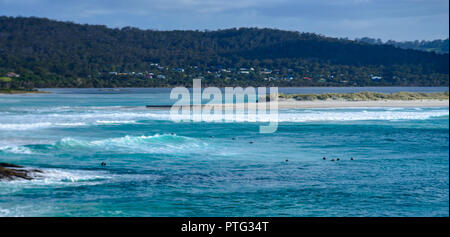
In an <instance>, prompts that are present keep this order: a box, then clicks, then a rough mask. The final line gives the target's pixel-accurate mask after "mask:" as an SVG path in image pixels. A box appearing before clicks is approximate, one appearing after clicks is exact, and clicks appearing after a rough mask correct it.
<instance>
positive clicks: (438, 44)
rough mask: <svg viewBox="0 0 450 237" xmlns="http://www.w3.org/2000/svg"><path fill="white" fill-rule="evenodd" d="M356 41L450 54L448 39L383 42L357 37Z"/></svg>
mask: <svg viewBox="0 0 450 237" xmlns="http://www.w3.org/2000/svg"><path fill="white" fill-rule="evenodd" d="M356 41H360V42H364V43H368V44H378V45H380V44H387V45H393V46H395V47H398V48H402V49H415V50H422V51H427V52H436V53H442V54H444V53H446V54H448V47H449V41H448V38H447V39H443V40H442V39H438V40H430V41H427V40H422V41H419V40H415V41H395V40H388V41H386V42H383V41H382V40H381V39H373V38H368V37H364V38H361V39H356Z"/></svg>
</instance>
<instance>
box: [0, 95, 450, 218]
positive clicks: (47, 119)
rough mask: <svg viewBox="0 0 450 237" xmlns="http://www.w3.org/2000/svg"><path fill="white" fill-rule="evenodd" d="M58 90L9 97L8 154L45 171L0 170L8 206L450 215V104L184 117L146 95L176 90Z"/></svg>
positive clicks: (1, 193)
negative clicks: (23, 176)
mask: <svg viewBox="0 0 450 237" xmlns="http://www.w3.org/2000/svg"><path fill="white" fill-rule="evenodd" d="M363 89H364V88H360V89H358V88H351V90H352V91H355V90H363ZM372 89H373V88H372ZM406 89H408V88H406ZM406 89H405V88H383V89H382V90H384V91H382V92H385V91H386V90H390V91H392V92H395V91H398V90H400V91H404V90H406ZM328 90H329V91H323V88H322V89H320V92H335V91H338V92H340V91H341V90H342V89H333V88H329V89H328ZM348 90H350V89H348ZM373 90H374V89H373ZM409 90H415V91H424V90H425V91H426V90H431V89H430V88H415V89H414V88H412V89H411V88H409ZM434 90H437V91H441V90H448V88H435V89H434ZM48 91H50V92H52V93H49V94H26V95H2V96H0V162H8V163H14V164H19V165H22V166H25V167H27V169H40V170H42V171H43V173H39V174H35V177H34V179H33V180H31V181H26V180H14V181H0V216H368V215H369V216H448V215H449V212H448V210H449V204H448V203H449V195H448V193H449V163H448V162H449V146H448V144H449V125H448V124H449V109H448V107H430V108H427V107H408V108H401V107H397V108H320V109H314V108H309V109H280V110H279V111H278V114H277V115H273V114H268V115H260V116H256V119H254V120H247V118H248V116H246V114H237V115H236V116H235V120H234V121H232V122H230V121H222V120H220V118H221V117H220V116H219V115H212V114H211V115H208V114H205V115H204V116H203V121H201V122H198V121H191V120H190V118H191V117H190V116H189V115H180V117H178V119H183V120H184V121H183V122H174V121H172V120H171V116H170V113H169V110H168V109H149V108H146V107H145V105H148V104H153V105H166V104H169V103H171V102H173V101H170V100H169V96H168V95H169V92H170V90H168V89H126V90H121V91H120V92H119V91H118V92H107V91H106V92H105V91H99V90H98V89H60V90H58V89H51V90H48ZM288 91H289V92H292V93H302V92H305V93H311V91H313V92H314V89H312V88H307V89H302V88H298V89H296V90H294V89H293V88H289V89H288ZM274 116H276V118H277V119H278V121H279V124H278V129H277V131H276V132H275V133H271V134H260V133H259V126H260V125H266V124H267V122H268V121H271V120H272V119H273V118H274ZM323 157H326V158H327V159H326V160H323V159H322V158H323ZM351 157H353V158H354V160H350V158H351ZM332 158H340V161H339V162H336V161H335V162H332V161H331V159H332ZM102 162H105V163H106V164H107V165H106V166H101V165H100V163H102Z"/></svg>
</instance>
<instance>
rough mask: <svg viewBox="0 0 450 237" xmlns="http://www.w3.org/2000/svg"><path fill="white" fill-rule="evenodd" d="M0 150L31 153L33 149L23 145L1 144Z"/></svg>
mask: <svg viewBox="0 0 450 237" xmlns="http://www.w3.org/2000/svg"><path fill="white" fill-rule="evenodd" d="M0 151H3V152H7V153H14V154H33V151H31V150H30V149H29V148H27V147H23V146H1V147H0Z"/></svg>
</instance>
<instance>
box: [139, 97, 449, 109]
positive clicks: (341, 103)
mask: <svg viewBox="0 0 450 237" xmlns="http://www.w3.org/2000/svg"><path fill="white" fill-rule="evenodd" d="M251 106H260V107H264V106H265V107H266V108H267V109H269V108H270V106H272V108H274V106H275V103H274V102H264V103H246V104H244V103H240V104H235V105H234V107H235V108H236V109H245V107H251ZM170 107H171V106H155V107H153V106H147V108H149V109H164V108H170ZM193 107H194V108H197V106H193ZM202 107H203V108H205V107H207V108H209V109H217V107H222V109H232V108H233V104H223V105H222V104H220V105H208V104H203V105H202ZM370 107H372V108H374V107H403V108H411V107H449V101H448V100H373V101H346V100H312V101H297V100H294V99H280V100H279V101H278V108H279V109H308V108H370Z"/></svg>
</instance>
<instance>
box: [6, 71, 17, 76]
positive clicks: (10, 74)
mask: <svg viewBox="0 0 450 237" xmlns="http://www.w3.org/2000/svg"><path fill="white" fill-rule="evenodd" d="M6 76H7V77H20V75H19V74H16V73H14V72H8V73H6Z"/></svg>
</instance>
